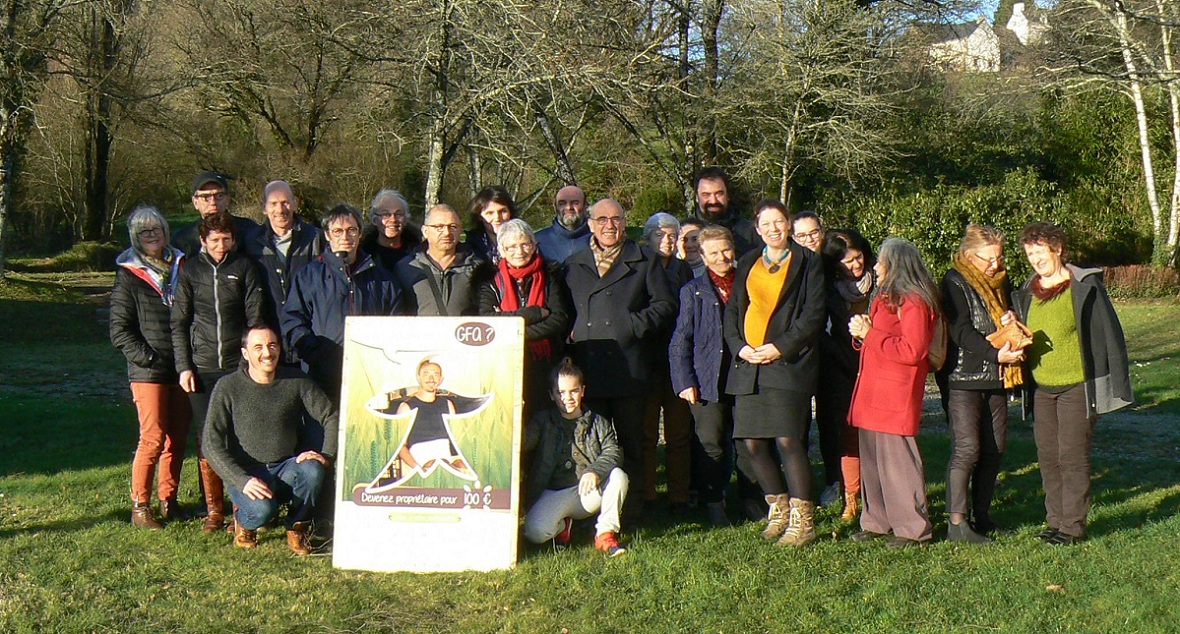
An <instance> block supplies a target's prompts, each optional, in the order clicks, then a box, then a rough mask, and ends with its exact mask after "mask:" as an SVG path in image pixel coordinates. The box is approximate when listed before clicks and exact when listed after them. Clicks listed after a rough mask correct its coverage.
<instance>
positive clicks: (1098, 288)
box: [1013, 222, 1133, 545]
mask: <svg viewBox="0 0 1180 634" xmlns="http://www.w3.org/2000/svg"><path fill="white" fill-rule="evenodd" d="M1020 244H1021V246H1023V247H1024V253H1025V255H1026V256H1028V262H1029V264H1030V265H1032V269H1033V275H1032V277H1030V278H1029V280H1028V281H1027V282H1025V283H1024V285H1023V286H1022V287H1021V288H1020V290H1018V291H1016V292H1015V293H1014V294H1013V305H1014V307H1015V308H1016V312H1017V313H1018V315H1019V317H1020V319H1021V320H1022V321H1024V322H1025V323H1026V324H1028V327H1029V328H1030V329H1031V330H1032V331H1033V344H1032V345H1031V346H1029V348H1028V349H1027V350H1026V351H1025V352H1026V353H1027V356H1028V362H1027V363H1028V365H1027V368H1028V370H1029V371H1030V372H1031V376H1032V381H1026V383H1025V385H1026V394H1025V400H1024V402H1025V407H1026V408H1027V407H1028V404H1029V403H1030V402H1031V403H1032V410H1033V418H1034V420H1035V424H1034V427H1033V436H1034V438H1035V440H1036V443H1037V460H1038V461H1039V462H1040V465H1041V482H1042V484H1043V485H1044V488H1045V514H1046V527H1045V530H1043V531H1041V532H1040V534H1038V537H1039V538H1041V540H1043V541H1045V542H1046V543H1048V544H1054V545H1068V544H1074V543H1077V542H1079V541H1081V540H1083V539H1085V537H1086V515H1087V513H1088V511H1089V508H1090V442H1091V439H1092V438H1093V435H1094V422H1095V420H1096V419H1097V417H1098V415H1099V414H1105V413H1106V412H1112V411H1114V410H1117V409H1119V408H1122V407H1126V406H1127V405H1130V404H1131V402H1132V400H1133V396H1132V394H1131V379H1130V375H1129V373H1128V370H1127V345H1126V342H1125V341H1124V339H1123V328H1122V325H1120V324H1119V318H1118V315H1116V314H1115V311H1114V306H1113V305H1112V304H1111V302H1110V297H1108V296H1107V294H1106V289H1105V288H1104V287H1103V286H1102V269H1083V268H1080V267H1077V266H1074V265H1072V264H1067V263H1066V262H1065V258H1064V253H1065V232H1064V231H1063V230H1062V229H1061V228H1060V227H1058V226H1057V225H1054V224H1052V223H1049V222H1034V223H1032V224H1029V225H1028V226H1027V227H1025V228H1024V231H1023V232H1022V233H1021V235H1020ZM1028 392H1032V394H1031V399H1030V394H1029V393H1028Z"/></svg>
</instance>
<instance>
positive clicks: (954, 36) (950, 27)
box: [921, 11, 1015, 72]
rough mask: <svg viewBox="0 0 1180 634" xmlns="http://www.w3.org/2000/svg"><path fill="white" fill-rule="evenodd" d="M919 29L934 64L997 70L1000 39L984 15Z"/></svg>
mask: <svg viewBox="0 0 1180 634" xmlns="http://www.w3.org/2000/svg"><path fill="white" fill-rule="evenodd" d="M1013 15H1015V11H1013ZM921 32H922V35H923V37H925V38H926V41H927V43H928V46H929V51H930V60H931V61H932V62H934V63H935V64H938V65H941V66H944V67H946V68H948V69H953V70H960V71H968V72H995V71H998V70H1000V40H999V38H998V37H997V36H996V32H995V30H994V29H992V26H991V23H990V22H988V20H987V18H985V17H983V16H980V17H979V18H978V19H976V20H975V21H974V22H964V23H961V24H927V25H923V26H922V27H921Z"/></svg>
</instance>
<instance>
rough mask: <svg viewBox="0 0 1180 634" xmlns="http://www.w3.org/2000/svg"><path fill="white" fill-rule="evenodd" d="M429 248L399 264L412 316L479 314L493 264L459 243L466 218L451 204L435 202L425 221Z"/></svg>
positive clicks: (400, 278) (415, 253)
mask: <svg viewBox="0 0 1180 634" xmlns="http://www.w3.org/2000/svg"><path fill="white" fill-rule="evenodd" d="M422 229H423V231H424V232H425V234H426V248H425V249H417V250H415V251H414V253H413V254H411V255H410V257H408V258H406V259H404V260H402V261H401V262H399V263H398V265H397V277H398V279H399V280H400V281H401V284H402V286H403V287H404V288H405V289H406V290H408V291H410V292H409V293H408V294H409V297H408V298H407V299H408V300H409V302H410V303H411V304H412V309H411V310H410V311H409V314H411V315H420V316H428V317H455V316H459V315H476V314H478V313H479V296H478V289H479V285H480V284H482V283H483V282H484V281H486V280H490V279H491V278H492V270H491V267H490V266H489V265H488V264H487V262H485V261H483V260H481V259H479V258H478V257H477V256H476V255H475V253H474V252H473V251H472V250H471V248H470V247H468V246H467V245H465V244H460V243H459V232H460V231H462V229H463V220H462V219H461V218H460V217H459V212H457V211H455V210H454V208H452V207H451V206H450V205H435V206H433V207H431V208H430V211H427V212H426V219H425V221H424V222H423V223H422Z"/></svg>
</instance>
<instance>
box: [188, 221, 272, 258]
mask: <svg viewBox="0 0 1180 634" xmlns="http://www.w3.org/2000/svg"><path fill="white" fill-rule="evenodd" d="M233 219H234V251H237V252H243V251H245V249H244V248H243V245H246V244H249V243H250V242H253V241H254V235H255V234H256V233H258V223H257V222H254V221H253V220H250V219H249V218H243V217H241V216H233ZM200 226H201V221H200V220H198V221H196V222H194V223H192V224H190V225H188V226H186V227H184V228H183V229H181V230H180V231H177V232H176V233H174V234H172V246H174V247H176V248H177V249H180V250H181V251H183V252H184V255H185V256H186V257H188V258H190V259H192V258H195V257H196V256H197V254H198V253H200V252H201V234H200Z"/></svg>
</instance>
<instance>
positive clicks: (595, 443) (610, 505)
mask: <svg viewBox="0 0 1180 634" xmlns="http://www.w3.org/2000/svg"><path fill="white" fill-rule="evenodd" d="M585 392H586V388H585V384H584V381H583V377H582V371H581V370H580V369H578V367H577V366H575V365H574V364H573V363H572V362H571V361H570V360H569V359H568V358H567V359H565V360H563V361H562V362H561V363H560V364H558V366H557V368H556V369H555V370H554V371H553V391H552V392H551V394H552V397H553V400H554V401H555V402H556V403H557V407H556V408H550V409H549V410H547V411H543V412H539V413H538V414H537V415H536V416H534V417H533V419H532V420H531V421H529V426H528V429H527V430H526V434H527V435H526V439H525V450H526V451H527V450H528V449H532V448H533V447H536V454H535V458H534V460H533V469H532V474H531V476H530V478H529V493H530V495H529V497H530V498H531V499H535V500H536V503H535V504H533V507H532V508H531V509H530V510H529V512H528V515H527V516H526V517H525V519H524V536H525V537H526V538H527V539H528V540H529V541H531V542H533V543H535V544H540V543H542V542H545V541H547V540H550V539H552V540H553V541H554V544H556V545H558V546H565V545H568V544H569V541H570V533H571V529H572V527H573V520H575V519H584V518H587V517H590V516H591V515H592V514H594V513H595V512H596V511H597V512H598V523H597V525H596V526H595V535H596V536H595V538H594V547H595V548H597V549H598V550H601V551H602V552H604V553H606V554H607V555H609V556H611V557H614V556H616V555H621V554H623V553H624V552H626V550H625V549H624V548H623V547H622V546H619V538H618V532H619V511H620V509H622V508H623V501H624V500H625V499H626V498H627V487H628V480H627V474H626V473H623V470H622V469H621V468H620V465H622V463H623V450H622V449H621V448H620V447H619V443H618V441H617V440H616V438H615V428H614V425H612V424H611V422H610V421H608V420H607V419H605V418H603V417H602V416H599V415H598V414H595V413H594V412H591V411H589V410H586V409H583V408H582V398H583V397H584V396H585Z"/></svg>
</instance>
